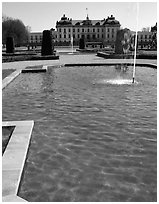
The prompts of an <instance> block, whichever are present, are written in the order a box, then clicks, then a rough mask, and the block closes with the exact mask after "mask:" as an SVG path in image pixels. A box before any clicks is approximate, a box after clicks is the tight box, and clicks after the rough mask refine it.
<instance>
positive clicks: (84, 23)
mask: <svg viewBox="0 0 159 204" xmlns="http://www.w3.org/2000/svg"><path fill="white" fill-rule="evenodd" d="M119 29H120V23H119V21H117V20H116V19H115V17H114V16H113V15H111V16H110V17H108V18H107V19H103V20H90V19H89V17H88V15H87V17H86V20H72V19H71V18H70V19H69V18H67V17H66V16H65V15H63V17H61V20H60V21H57V22H56V30H57V36H56V42H59V43H61V44H62V43H64V44H70V42H71V38H73V43H74V45H78V44H79V39H80V38H84V39H85V41H86V42H89V43H90V42H93V43H94V42H96V43H97V44H98V42H99V44H100V43H102V44H103V46H106V45H114V43H115V39H116V33H117V31H118V30H119ZM94 44H95V43H94Z"/></svg>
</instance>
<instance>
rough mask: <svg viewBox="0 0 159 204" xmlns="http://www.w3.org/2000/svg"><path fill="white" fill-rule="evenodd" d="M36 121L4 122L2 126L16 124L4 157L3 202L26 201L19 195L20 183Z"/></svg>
mask: <svg viewBox="0 0 159 204" xmlns="http://www.w3.org/2000/svg"><path fill="white" fill-rule="evenodd" d="M33 125H34V121H11V122H8V121H7V122H2V126H5V127H6V126H15V129H14V131H13V133H12V135H11V138H10V141H9V143H8V145H7V147H6V150H5V152H4V154H3V157H2V200H3V202H25V200H23V199H21V198H20V197H18V196H17V193H18V189H19V184H20V180H21V176H22V172H23V168H24V163H25V160H26V156H27V152H28V147H29V143H30V139H31V133H32V129H33Z"/></svg>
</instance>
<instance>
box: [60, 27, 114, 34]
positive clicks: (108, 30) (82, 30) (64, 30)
mask: <svg viewBox="0 0 159 204" xmlns="http://www.w3.org/2000/svg"><path fill="white" fill-rule="evenodd" d="M91 30H92V31H93V32H96V29H95V28H93V29H90V28H87V29H84V28H82V29H81V31H80V29H79V28H77V32H78V33H79V32H88V33H89V32H92V31H91ZM66 31H67V29H66V28H64V29H63V32H64V33H66ZM72 31H73V32H75V28H73V29H72ZM101 31H102V32H104V29H103V28H102V30H101ZM111 31H112V33H114V28H112V29H111ZM59 32H60V33H61V32H62V29H61V28H59ZM68 32H69V33H70V32H71V28H68ZM97 32H98V33H99V32H100V29H99V28H98V29H97ZM107 32H108V33H109V32H110V28H108V29H107Z"/></svg>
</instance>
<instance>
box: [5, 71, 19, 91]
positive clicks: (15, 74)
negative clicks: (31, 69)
mask: <svg viewBox="0 0 159 204" xmlns="http://www.w3.org/2000/svg"><path fill="white" fill-rule="evenodd" d="M20 73H21V70H16V71H15V72H13V73H12V74H10V75H9V76H7V77H6V78H4V79H3V81H2V89H4V88H5V87H6V86H7V85H8V84H10V82H11V81H13V80H14V79H15V78H16V77H17V76H18V75H19V74H20Z"/></svg>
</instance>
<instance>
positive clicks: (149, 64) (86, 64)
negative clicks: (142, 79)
mask: <svg viewBox="0 0 159 204" xmlns="http://www.w3.org/2000/svg"><path fill="white" fill-rule="evenodd" d="M121 64H127V66H130V65H133V63H132V62H128V61H124V60H123V61H121V62H112V63H111V62H108V63H73V64H65V65H64V66H65V67H73V66H113V65H121ZM135 65H136V66H140V67H144V66H145V67H151V68H154V69H157V65H156V64H152V63H136V64H135Z"/></svg>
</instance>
